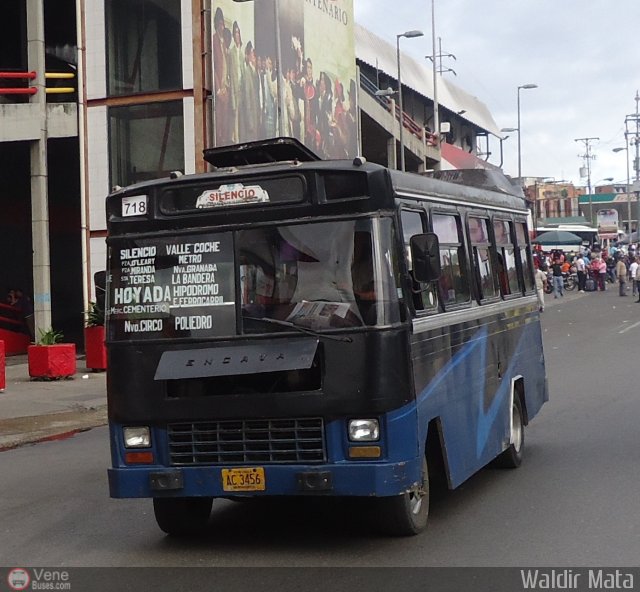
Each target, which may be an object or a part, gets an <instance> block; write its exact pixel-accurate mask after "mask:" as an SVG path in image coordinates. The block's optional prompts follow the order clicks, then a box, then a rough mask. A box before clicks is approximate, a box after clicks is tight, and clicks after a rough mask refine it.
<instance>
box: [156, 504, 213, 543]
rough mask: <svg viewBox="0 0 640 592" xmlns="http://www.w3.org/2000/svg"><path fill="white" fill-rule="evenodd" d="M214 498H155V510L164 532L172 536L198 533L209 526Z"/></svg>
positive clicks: (157, 520)
mask: <svg viewBox="0 0 640 592" xmlns="http://www.w3.org/2000/svg"><path fill="white" fill-rule="evenodd" d="M212 505H213V498H211V497H167V498H157V497H156V498H153V512H154V514H155V516H156V522H157V523H158V526H159V527H160V529H161V530H162V531H163V532H166V533H167V534H169V535H172V536H184V535H193V534H198V533H200V532H202V531H204V529H205V528H206V527H207V523H208V522H209V516H210V514H211V506H212Z"/></svg>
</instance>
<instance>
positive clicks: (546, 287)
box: [544, 280, 553, 294]
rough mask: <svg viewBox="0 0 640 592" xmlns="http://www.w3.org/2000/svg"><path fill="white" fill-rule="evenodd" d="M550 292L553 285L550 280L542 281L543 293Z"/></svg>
mask: <svg viewBox="0 0 640 592" xmlns="http://www.w3.org/2000/svg"><path fill="white" fill-rule="evenodd" d="M551 292H553V285H552V284H551V282H550V281H548V280H547V281H546V282H545V283H544V293H545V294H551Z"/></svg>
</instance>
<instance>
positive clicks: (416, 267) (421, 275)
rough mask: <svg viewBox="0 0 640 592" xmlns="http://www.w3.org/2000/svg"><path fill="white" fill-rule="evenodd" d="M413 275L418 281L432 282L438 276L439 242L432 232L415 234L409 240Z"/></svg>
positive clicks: (439, 270)
mask: <svg viewBox="0 0 640 592" xmlns="http://www.w3.org/2000/svg"><path fill="white" fill-rule="evenodd" d="M409 245H410V248H411V260H412V261H413V275H414V277H415V279H416V280H417V281H418V282H433V281H435V280H437V279H438V278H439V277H440V274H441V269H440V242H439V241H438V236H437V235H436V234H434V233H433V232H426V233H425V234H416V235H414V236H412V237H411V240H410V241H409Z"/></svg>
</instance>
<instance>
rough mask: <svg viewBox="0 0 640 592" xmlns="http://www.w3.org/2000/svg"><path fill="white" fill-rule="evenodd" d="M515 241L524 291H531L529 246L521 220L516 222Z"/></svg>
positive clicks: (531, 275)
mask: <svg viewBox="0 0 640 592" xmlns="http://www.w3.org/2000/svg"><path fill="white" fill-rule="evenodd" d="M516 243H517V244H518V250H517V253H518V257H519V263H520V268H521V269H522V276H523V279H524V291H525V292H526V293H530V292H533V270H532V269H531V246H530V245H529V241H528V240H527V227H526V225H525V224H523V223H522V222H516Z"/></svg>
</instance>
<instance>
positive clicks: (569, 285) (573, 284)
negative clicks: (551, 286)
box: [564, 275, 577, 292]
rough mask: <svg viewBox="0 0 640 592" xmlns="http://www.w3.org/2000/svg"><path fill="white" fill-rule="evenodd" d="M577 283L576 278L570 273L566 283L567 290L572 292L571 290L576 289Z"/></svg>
mask: <svg viewBox="0 0 640 592" xmlns="http://www.w3.org/2000/svg"><path fill="white" fill-rule="evenodd" d="M576 285H577V283H576V280H575V278H574V277H573V276H571V275H570V276H569V277H568V278H567V281H566V282H565V283H564V289H565V290H569V292H571V290H575V288H576Z"/></svg>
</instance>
